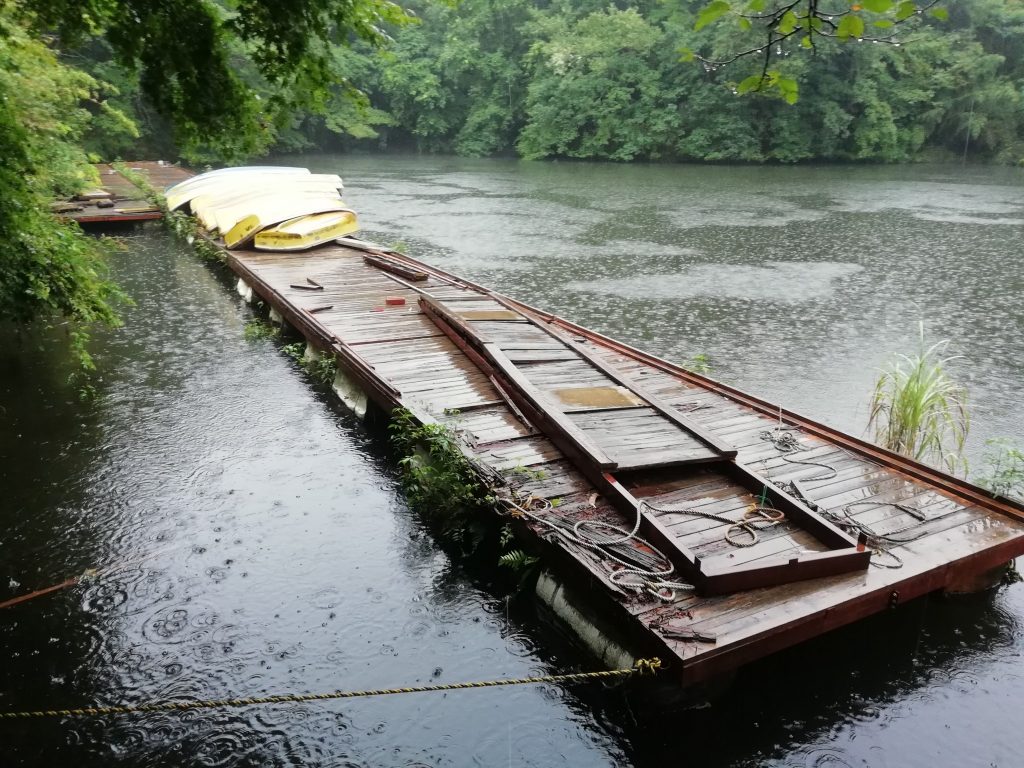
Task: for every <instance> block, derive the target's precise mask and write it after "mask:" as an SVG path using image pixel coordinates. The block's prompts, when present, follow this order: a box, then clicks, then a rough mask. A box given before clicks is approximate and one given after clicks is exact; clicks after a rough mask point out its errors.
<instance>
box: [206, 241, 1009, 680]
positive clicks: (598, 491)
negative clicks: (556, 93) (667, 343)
mask: <svg viewBox="0 0 1024 768" xmlns="http://www.w3.org/2000/svg"><path fill="white" fill-rule="evenodd" d="M215 242H216V241H215ZM223 253H224V257H225V261H226V263H227V264H228V266H229V267H230V268H231V269H232V270H233V271H234V272H235V273H236V274H237V275H238V277H239V279H240V283H239V287H240V290H241V291H242V292H243V293H244V294H249V293H250V292H251V294H253V295H254V296H256V297H258V298H260V299H262V300H263V301H264V302H266V303H267V304H268V305H269V307H270V308H271V309H272V311H273V312H274V313H275V314H276V315H277V316H279V317H280V318H281V319H282V320H283V321H284V322H287V323H288V324H289V325H290V326H292V327H293V328H294V329H296V330H297V331H298V332H299V333H301V334H302V335H303V336H304V337H305V338H306V340H307V341H308V342H309V344H310V345H311V346H312V347H314V348H315V349H317V350H319V351H320V352H322V353H324V354H329V355H333V356H334V357H335V358H336V359H337V361H338V366H339V377H338V380H337V381H336V383H335V388H336V390H338V392H339V394H340V395H341V396H342V397H343V399H345V400H346V402H348V403H349V404H350V405H352V406H353V407H354V408H356V410H357V411H361V410H362V409H363V408H365V406H366V404H367V402H368V401H374V402H375V403H377V404H378V405H379V406H380V407H381V408H383V409H384V410H385V411H390V410H392V409H394V408H407V409H408V410H409V411H410V412H412V413H413V414H414V415H415V416H416V417H417V418H418V419H420V420H421V421H422V422H425V423H441V424H446V425H448V426H450V427H451V428H452V429H453V430H455V431H456V432H457V434H458V435H459V436H460V439H461V441H462V447H463V449H464V452H465V453H466V455H467V456H469V457H470V458H471V460H472V461H473V462H474V463H475V464H476V465H477V466H478V467H479V468H480V471H481V472H482V473H483V474H484V475H485V476H486V477H487V478H488V479H489V480H490V482H492V483H493V484H495V485H497V486H499V488H503V489H505V490H506V491H507V493H508V494H509V495H510V499H511V500H513V501H515V502H516V503H517V504H519V505H520V506H522V507H523V508H524V509H526V510H527V511H528V512H529V513H530V514H529V515H528V516H523V515H519V516H518V517H515V518H514V519H513V521H514V523H515V525H516V526H517V532H518V533H519V534H520V536H521V537H522V538H523V539H524V540H525V541H526V542H527V543H528V545H529V546H531V547H532V548H533V549H534V550H535V551H537V552H539V553H540V554H541V556H542V562H543V563H544V566H545V569H546V571H547V572H548V573H549V574H550V576H545V577H544V580H543V584H542V587H541V590H540V591H541V592H543V593H544V594H543V595H542V597H544V598H545V599H546V600H547V601H548V602H549V603H553V604H558V605H556V609H557V610H559V611H560V612H561V613H562V615H563V617H565V618H567V620H568V621H569V622H570V624H574V625H576V628H577V630H578V631H579V633H580V634H581V636H583V637H584V639H585V641H586V642H588V644H589V645H590V646H591V648H593V649H594V650H595V652H597V653H598V654H599V655H603V657H604V658H605V659H606V660H609V661H611V660H612V658H615V660H616V661H621V660H622V659H621V654H622V652H625V653H631V654H633V655H636V656H639V655H657V656H660V657H661V658H662V659H663V660H664V661H665V662H666V663H667V665H668V667H669V669H670V674H672V675H674V676H675V679H676V680H678V681H679V682H680V683H683V684H689V683H695V682H699V681H703V680H708V679H711V678H713V677H715V676H717V675H719V674H721V673H724V672H728V671H730V670H733V669H735V668H736V667H738V666H740V665H742V664H744V663H746V662H749V661H752V660H754V659H757V658H759V657H763V656H765V655H767V654H770V653H772V652H774V651H777V650H780V649H782V648H784V647H787V646H791V645H793V644H796V643H799V642H801V641H803V640H806V639H809V638H811V637H814V636H817V635H820V634H822V633H825V632H827V631H829V630H830V629H833V628H836V627H839V626H842V625H845V624H848V623H850V622H853V621H856V620H857V619H860V618H862V617H865V616H867V615H869V614H873V613H877V612H880V611H884V610H888V609H890V608H892V607H894V606H897V605H899V604H900V603H902V602H905V601H907V600H910V599H912V598H915V597H918V596H920V595H923V594H926V593H928V592H932V591H935V590H944V589H953V590H955V589H958V588H960V587H964V586H967V587H970V586H971V585H972V584H974V583H975V582H976V581H977V580H978V579H980V578H982V577H984V576H985V575H986V574H989V573H991V572H992V570H993V569H995V568H997V567H999V566H1001V565H1003V564H1005V563H1007V562H1008V561H1010V560H1012V559H1013V558H1015V557H1017V556H1019V555H1021V554H1024V507H1022V506H1021V505H1018V504H1015V503H1012V502H1009V501H1005V500H1001V499H993V498H991V497H990V496H989V495H988V494H986V493H985V492H984V491H982V490H980V489H978V488H976V487H975V486H973V485H971V484H969V483H966V482H964V481H962V480H959V479H957V478H954V477H952V476H949V475H946V474H944V473H942V472H939V471H937V470H934V469H932V468H930V467H927V466H924V465H922V464H919V463H917V462H914V461H912V460H909V459H907V458H905V457H902V456H899V455H897V454H894V453H891V452H889V451H886V450H883V449H880V448H878V447H877V446H874V445H872V444H870V443H867V442H865V441H863V440H860V439H858V438H855V437H852V436H849V435H846V434H844V433H841V432H839V431H837V430H834V429H832V428H830V427H827V426H825V425H822V424H819V423H816V422H814V421H812V420H810V419H807V418H804V417H802V416H799V415H798V414H796V413H793V412H791V411H787V410H784V409H780V408H779V407H778V406H776V405H774V404H771V403H768V402H765V401H763V400H761V399H759V398H757V397H754V396H752V395H749V394H747V393H744V392H742V391H739V390H737V389H735V388H732V387H729V386H726V385H724V384H721V383H719V382H716V381H713V380H711V379H709V378H707V377H704V376H700V375H698V374H695V373H693V372H691V371H688V370H686V369H684V368H682V367H680V366H677V365H674V364H672V363H669V362H667V361H664V360H661V359H659V358H657V357H654V356H652V355H649V354H647V353H644V352H642V351H640V350H637V349H634V348H632V347H630V346H627V345H625V344H622V343H620V342H617V341H615V340H614V339H610V338H607V337H605V336H602V335H601V334H598V333H595V332H593V331H590V330H588V329H586V328H583V327H581V326H579V325H576V324H574V323H572V322H570V321H568V320H565V319H563V318H559V317H556V316H553V315H551V314H548V313H546V312H543V311H541V310H538V309H535V308H532V307H530V306H529V305H527V304H525V303H522V302H520V301H518V300H515V299H513V298H510V297H507V296H503V295H500V294H498V293H495V292H493V291H490V290H488V289H486V288H484V287H482V286H479V285H476V284H474V283H472V282H470V281H467V280H463V279H461V278H459V277H457V276H455V275H452V274H450V273H447V272H445V271H443V270H440V269H437V268H436V267H432V266H430V265H428V264H425V263H422V262H420V261H417V260H415V259H413V258H409V257H406V256H403V255H401V254H398V253H395V252H391V251H386V250H382V249H379V248H375V247H372V246H368V245H366V244H359V243H357V242H355V241H350V242H349V244H348V245H345V244H335V245H328V246H323V247H320V248H317V249H315V250H312V251H308V252H305V253H290V254H289V253H267V252H256V251H247V250H238V251H228V250H226V249H224V250H223ZM311 287H312V289H311ZM553 501H555V503H552V502H553ZM601 523H605V524H608V525H611V526H615V527H616V528H617V529H619V530H621V531H625V532H629V531H630V530H631V529H633V528H634V524H635V525H636V528H637V536H639V537H641V538H642V539H643V541H644V542H646V543H639V542H638V541H637V539H636V538H631V539H629V540H628V541H617V539H621V538H622V537H621V535H620V534H617V533H615V532H614V531H613V530H612V529H610V528H604V527H601V525H600V524H601ZM581 531H584V532H589V534H587V535H585V536H583V537H582V538H581V536H580V535H579V534H580V532H581ZM602 537H603V541H604V544H605V546H603V547H602V546H592V545H591V544H593V542H594V541H595V540H601V539H602ZM588 542H589V544H588ZM648 544H649V546H647V545H648ZM659 552H660V553H661V554H662V555H663V556H664V558H667V559H668V560H669V561H671V563H672V565H673V566H674V573H673V574H672V575H670V576H666V577H665V581H685V582H688V583H689V584H692V585H693V586H694V587H695V589H693V590H686V589H682V588H678V587H672V586H671V585H665V586H659V585H658V584H657V583H656V580H648V581H649V582H650V583H653V584H654V588H636V585H637V584H638V583H640V582H641V581H642V580H640V579H639V578H637V577H636V576H631V575H630V574H629V573H626V572H627V571H629V570H630V566H634V567H636V568H643V569H646V570H648V571H650V570H657V567H658V563H659V561H660V558H659V555H658V553H659ZM609 554H611V555H615V557H610V556H609ZM624 566H625V567H624ZM556 593H557V594H556ZM581 624H585V625H586V628H585V630H584V629H581V626H580V625H581ZM616 649H617V650H616ZM623 649H624V650H623ZM617 653H618V654H619V655H618V656H616V654H617Z"/></svg>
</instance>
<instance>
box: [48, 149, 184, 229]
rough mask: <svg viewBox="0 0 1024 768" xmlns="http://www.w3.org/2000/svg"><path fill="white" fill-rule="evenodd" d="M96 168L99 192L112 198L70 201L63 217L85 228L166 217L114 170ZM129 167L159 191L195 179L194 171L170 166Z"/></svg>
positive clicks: (141, 164) (146, 164)
mask: <svg viewBox="0 0 1024 768" xmlns="http://www.w3.org/2000/svg"><path fill="white" fill-rule="evenodd" d="M94 167H95V168H96V170H97V171H98V172H99V175H100V189H101V190H103V191H105V192H108V193H110V197H109V198H105V199H104V200H95V199H94V200H77V201H69V202H68V203H65V204H64V205H63V206H62V207H61V209H59V213H60V215H62V216H65V217H66V218H69V219H73V220H74V221H77V222H78V223H79V224H84V225H88V224H112V223H114V224H116V223H118V222H133V221H154V220H156V219H159V218H161V217H162V216H163V214H162V213H161V212H160V209H159V208H157V207H156V206H154V205H153V204H152V203H151V202H150V201H149V200H147V199H146V196H145V194H143V193H142V191H141V190H139V189H138V187H136V186H135V185H134V184H132V183H131V182H130V181H128V179H126V178H125V177H124V176H122V175H121V174H120V173H118V171H117V170H116V169H115V168H114V167H113V166H111V165H108V164H106V163H102V164H99V165H96V166H94ZM127 167H129V168H130V169H131V170H133V171H135V172H136V173H139V174H141V175H142V176H144V177H145V178H146V179H147V180H148V181H149V183H150V184H152V185H153V187H154V188H156V189H158V190H162V189H164V188H166V187H168V186H170V185H171V184H177V183H178V182H179V181H184V180H185V179H187V178H190V177H191V176H192V172H191V171H188V170H186V169H184V168H179V167H178V166H176V165H170V164H167V163H162V164H161V163H157V162H152V161H146V162H133V163H128V164H127ZM110 203H113V205H110ZM101 206H106V207H101Z"/></svg>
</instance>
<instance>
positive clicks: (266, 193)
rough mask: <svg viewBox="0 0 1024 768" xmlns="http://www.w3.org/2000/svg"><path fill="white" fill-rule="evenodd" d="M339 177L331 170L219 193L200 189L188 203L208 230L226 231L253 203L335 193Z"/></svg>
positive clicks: (337, 188) (218, 191) (338, 187)
mask: <svg viewBox="0 0 1024 768" xmlns="http://www.w3.org/2000/svg"><path fill="white" fill-rule="evenodd" d="M340 189H341V179H340V178H339V177H338V176H335V175H333V174H315V175H310V176H304V177H300V178H292V177H289V178H287V179H281V180H280V181H279V182H277V183H273V184H271V185H269V188H268V187H263V188H257V189H253V188H252V186H250V187H249V188H248V189H245V190H242V191H238V190H235V191H233V192H231V193H225V194H221V193H220V190H216V191H215V192H211V193H203V194H202V195H198V196H197V197H194V198H192V201H191V203H190V207H191V209H192V213H193V214H195V215H196V217H197V218H198V219H199V221H200V223H201V224H202V225H203V226H204V227H206V228H207V229H208V230H211V231H212V230H215V229H216V230H218V231H220V232H227V231H228V230H229V229H231V228H232V227H233V226H234V225H235V224H237V223H238V221H239V219H243V218H245V217H246V216H248V215H249V214H250V213H252V209H253V206H254V204H256V203H257V202H259V201H260V200H262V199H264V198H267V197H272V198H276V199H278V200H286V199H290V198H293V197H309V196H316V197H324V196H329V197H338V196H339V195H340Z"/></svg>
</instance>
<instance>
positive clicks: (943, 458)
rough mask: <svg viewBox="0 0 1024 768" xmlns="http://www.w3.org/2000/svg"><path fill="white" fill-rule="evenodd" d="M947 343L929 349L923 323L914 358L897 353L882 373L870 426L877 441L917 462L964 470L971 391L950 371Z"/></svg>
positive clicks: (872, 398)
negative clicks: (948, 368)
mask: <svg viewBox="0 0 1024 768" xmlns="http://www.w3.org/2000/svg"><path fill="white" fill-rule="evenodd" d="M948 346H949V340H948V339H946V340H943V341H939V342H936V343H935V344H931V345H929V344H928V343H927V342H926V341H925V336H924V324H923V323H922V324H921V325H920V330H919V347H918V351H917V353H916V354H914V355H903V354H897V355H895V356H894V357H893V359H892V360H891V361H890V362H889V364H888V365H887V366H886V367H885V368H884V369H883V370H882V372H881V374H880V375H879V377H878V380H877V381H876V383H875V389H874V392H873V394H872V397H871V412H870V415H869V417H868V427H869V429H871V430H873V433H874V440H875V442H876V443H878V444H879V445H881V446H883V447H885V448H888V449H889V450H892V451H896V452H897V453H901V454H903V455H904V456H908V457H910V458H912V459H916V460H918V461H924V462H928V463H932V464H938V465H943V466H945V467H946V468H947V469H948V470H949V471H951V472H956V471H958V470H963V471H966V468H967V463H966V460H965V459H964V455H963V451H964V443H965V441H966V440H967V433H968V430H969V429H970V415H969V413H968V409H967V389H966V388H965V387H964V386H963V385H961V384H959V383H958V382H956V381H955V380H954V379H953V378H952V377H951V376H950V375H949V373H948V371H947V367H948V365H949V363H950V361H952V360H955V359H957V357H956V356H952V357H946V356H944V353H945V351H946V348H947V347H948Z"/></svg>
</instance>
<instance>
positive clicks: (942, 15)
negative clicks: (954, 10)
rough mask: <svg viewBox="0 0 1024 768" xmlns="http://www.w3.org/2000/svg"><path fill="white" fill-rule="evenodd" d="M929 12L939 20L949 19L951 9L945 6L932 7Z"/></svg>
mask: <svg viewBox="0 0 1024 768" xmlns="http://www.w3.org/2000/svg"><path fill="white" fill-rule="evenodd" d="M929 13H930V14H931V15H932V16H933V17H934V18H936V19H938V20H939V21H949V11H947V10H946V9H945V8H942V7H939V8H932V9H931V10H930V11H929Z"/></svg>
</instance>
